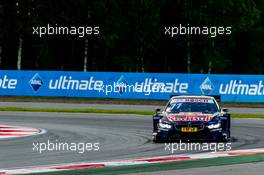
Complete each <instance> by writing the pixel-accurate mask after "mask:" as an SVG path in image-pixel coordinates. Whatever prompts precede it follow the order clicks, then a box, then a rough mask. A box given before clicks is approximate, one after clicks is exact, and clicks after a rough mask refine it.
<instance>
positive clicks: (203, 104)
mask: <svg viewBox="0 0 264 175" xmlns="http://www.w3.org/2000/svg"><path fill="white" fill-rule="evenodd" d="M216 99H217V100H216ZM218 101H220V96H215V97H213V96H172V97H171V99H170V100H169V102H168V103H167V105H166V107H165V109H164V110H163V111H161V110H160V109H156V113H155V114H154V115H153V141H154V142H172V141H187V142H189V141H194V140H195V141H206V142H207V141H208V142H227V141H229V140H230V123H231V120H230V117H231V115H230V113H229V112H228V109H221V108H220V107H219V105H218V103H217V102H218Z"/></svg>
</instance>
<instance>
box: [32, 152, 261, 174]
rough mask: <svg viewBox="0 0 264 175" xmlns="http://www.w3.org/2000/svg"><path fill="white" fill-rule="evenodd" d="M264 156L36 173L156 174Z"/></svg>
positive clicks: (259, 159)
mask: <svg viewBox="0 0 264 175" xmlns="http://www.w3.org/2000/svg"><path fill="white" fill-rule="evenodd" d="M263 161H264V155H262V154H260V155H246V156H232V157H219V158H211V159H201V160H190V161H182V162H168V163H156V164H142V165H130V166H119V167H106V168H98V169H84V170H73V171H62V172H54V173H52V172H49V173H36V174H37V175H72V174H74V175H89V174H93V175H113V174H128V173H140V172H154V171H168V170H177V169H188V168H199V167H210V166H224V165H231V164H243V163H254V162H263Z"/></svg>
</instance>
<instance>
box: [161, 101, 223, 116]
mask: <svg viewBox="0 0 264 175" xmlns="http://www.w3.org/2000/svg"><path fill="white" fill-rule="evenodd" d="M218 111H219V110H218V107H217V105H216V104H215V102H214V100H211V99H209V100H207V99H202V100H201V99H194V100H193V99H176V100H175V99H173V100H171V102H170V103H169V105H168V106H167V108H166V112H171V113H179V112H201V113H210V114H212V113H215V112H218Z"/></svg>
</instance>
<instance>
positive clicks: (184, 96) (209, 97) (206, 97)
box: [171, 95, 215, 100]
mask: <svg viewBox="0 0 264 175" xmlns="http://www.w3.org/2000/svg"><path fill="white" fill-rule="evenodd" d="M177 98H203V99H212V100H215V98H214V97H211V96H206V95H179V96H173V97H172V98H171V99H177Z"/></svg>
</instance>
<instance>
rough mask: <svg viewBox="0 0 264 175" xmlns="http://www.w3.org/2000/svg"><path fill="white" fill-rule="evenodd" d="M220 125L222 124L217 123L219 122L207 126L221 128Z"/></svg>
mask: <svg viewBox="0 0 264 175" xmlns="http://www.w3.org/2000/svg"><path fill="white" fill-rule="evenodd" d="M220 126H221V124H220V123H217V124H210V125H208V126H207V127H208V128H209V129H216V128H220Z"/></svg>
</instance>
